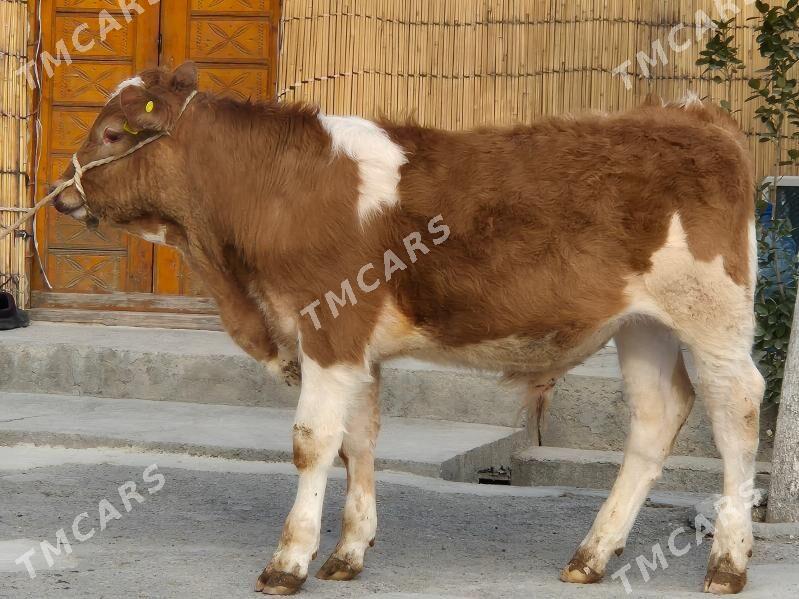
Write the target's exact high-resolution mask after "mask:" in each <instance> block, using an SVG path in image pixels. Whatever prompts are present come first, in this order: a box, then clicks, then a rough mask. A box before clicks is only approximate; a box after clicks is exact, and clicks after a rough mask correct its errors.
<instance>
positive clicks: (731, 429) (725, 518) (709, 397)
mask: <svg viewBox="0 0 799 599" xmlns="http://www.w3.org/2000/svg"><path fill="white" fill-rule="evenodd" d="M748 345H749V344H748V343H742V344H740V347H739V348H737V351H735V350H734V351H733V352H729V351H728V350H729V349H731V348H729V347H728V348H725V350H724V351H721V352H716V351H713V349H712V348H709V347H703V346H701V345H697V346H696V347H693V348H692V351H693V354H694V356H695V359H696V366H697V371H698V374H699V389H700V393H701V394H702V399H703V400H704V402H705V404H706V407H707V411H708V414H709V415H710V419H711V422H712V424H713V438H714V439H715V441H716V447H718V450H719V453H720V454H721V457H722V460H723V462H724V492H723V497H722V500H721V503H720V504H719V510H718V517H717V519H716V526H715V531H714V535H713V547H712V549H711V550H710V560H709V563H708V568H707V576H706V577H705V592H710V593H717V594H729V593H738V592H740V591H741V590H742V589H743V588H744V586H745V585H746V566H747V562H748V561H749V557H750V556H751V555H752V544H753V538H752V498H753V480H754V473H755V457H756V454H757V446H758V442H759V440H760V437H759V430H760V429H759V420H760V401H761V399H762V397H763V391H764V387H765V384H764V382H763V377H762V376H761V375H760V372H759V371H758V370H757V367H755V365H754V362H753V361H752V359H751V357H750V356H749V346H748ZM736 354H737V355H736Z"/></svg>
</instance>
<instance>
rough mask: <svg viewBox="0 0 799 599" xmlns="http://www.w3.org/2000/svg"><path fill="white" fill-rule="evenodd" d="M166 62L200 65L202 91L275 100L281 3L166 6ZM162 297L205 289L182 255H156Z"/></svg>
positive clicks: (187, 1)
mask: <svg viewBox="0 0 799 599" xmlns="http://www.w3.org/2000/svg"><path fill="white" fill-rule="evenodd" d="M164 6H165V7H166V6H169V7H170V8H168V9H167V8H165V9H164V11H163V13H162V22H161V31H162V35H163V49H162V52H161V63H162V64H164V65H167V66H169V67H175V66H177V65H179V64H180V63H182V62H183V61H184V60H193V61H195V62H197V63H198V66H199V72H200V89H202V90H208V91H213V92H216V93H222V94H226V95H230V96H232V97H235V98H238V99H241V100H245V99H247V98H252V99H253V100H266V99H267V98H269V97H270V96H272V95H273V79H272V76H273V73H274V60H275V55H276V52H277V27H278V22H279V21H278V9H279V2H278V0H174V1H172V2H165V3H164ZM153 285H154V288H155V292H156V293H175V294H181V295H195V294H197V293H201V288H200V286H199V285H198V283H197V281H196V279H195V278H194V277H192V275H191V272H190V271H189V269H188V268H187V267H186V265H185V263H184V262H183V260H182V258H181V256H180V254H179V253H178V252H177V251H175V250H173V249H170V248H165V247H158V248H156V250H155V279H154V282H153Z"/></svg>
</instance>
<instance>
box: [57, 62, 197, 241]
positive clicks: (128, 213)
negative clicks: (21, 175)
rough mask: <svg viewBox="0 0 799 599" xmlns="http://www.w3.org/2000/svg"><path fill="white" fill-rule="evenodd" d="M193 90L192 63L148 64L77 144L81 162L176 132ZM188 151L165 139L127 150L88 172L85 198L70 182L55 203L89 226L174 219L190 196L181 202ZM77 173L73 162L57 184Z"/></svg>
mask: <svg viewBox="0 0 799 599" xmlns="http://www.w3.org/2000/svg"><path fill="white" fill-rule="evenodd" d="M196 89H197V67H196V66H195V65H194V63H185V64H183V65H181V66H180V67H178V68H177V69H175V71H174V72H169V71H167V70H164V69H151V70H148V71H144V72H142V73H141V74H140V75H139V76H138V77H134V78H133V79H129V80H128V81H125V82H124V83H122V84H121V85H120V87H119V88H118V89H117V91H116V92H115V93H114V95H113V96H112V97H111V98H110V99H109V101H108V103H107V104H106V105H105V106H104V107H103V109H102V111H101V112H100V114H99V115H98V117H97V119H96V120H95V122H94V124H93V125H92V127H91V129H90V131H89V134H88V135H87V137H86V139H85V140H84V142H83V144H82V145H81V147H80V148H79V149H78V151H77V153H76V156H77V159H78V162H79V164H80V165H82V166H84V165H87V164H89V163H90V162H92V161H94V160H99V159H103V158H109V157H114V156H121V155H122V154H124V153H125V152H127V151H129V150H130V149H131V148H133V147H134V146H135V145H137V144H138V143H140V142H142V141H143V140H145V139H147V138H149V137H152V136H155V135H158V134H159V133H163V132H170V131H172V129H173V127H174V126H175V124H176V122H177V119H178V116H179V115H180V112H181V109H182V107H183V106H184V104H185V102H186V100H187V98H188V97H189V95H190V94H191V93H192V92H193V91H195V90H196ZM187 116H188V115H183V116H182V117H181V118H182V119H186V117H187ZM181 124H183V125H184V126H186V123H181ZM184 155H185V153H184V147H183V144H182V143H181V142H180V141H179V140H177V139H175V138H173V137H171V136H165V137H162V138H161V139H158V140H155V141H154V142H153V143H150V144H147V145H146V146H144V147H143V148H141V149H139V150H136V151H135V152H133V153H132V154H130V155H129V156H126V157H124V158H121V159H119V160H115V161H112V162H110V163H108V164H104V165H101V166H97V167H95V168H92V169H90V170H87V171H86V172H85V173H84V174H83V176H82V177H81V182H82V184H83V189H84V191H85V197H84V196H82V195H81V194H80V192H79V190H78V189H76V187H75V186H74V185H73V186H70V187H67V188H66V189H64V190H63V191H62V192H61V193H60V194H59V195H58V196H57V197H56V198H55V199H54V202H53V205H54V206H55V208H56V210H58V211H59V212H61V213H63V214H68V215H69V216H72V217H73V218H76V219H78V220H82V221H84V222H86V223H88V224H92V223H94V224H96V223H97V222H98V221H103V222H108V223H109V224H112V225H120V226H123V227H125V228H127V229H128V230H129V231H131V232H133V233H136V232H137V228H139V225H140V224H144V225H146V226H147V228H149V229H151V228H152V227H156V228H158V227H161V226H163V225H165V224H169V225H177V223H180V222H181V221H182V217H183V216H184V213H185V211H186V210H187V201H183V200H187V199H188V198H187V197H186V196H187V195H188V192H187V189H188V185H187V183H188V182H187V181H186V174H185V173H186V169H185V168H183V157H184ZM74 173H75V168H74V166H73V165H72V164H70V166H69V167H68V168H67V169H66V170H65V171H64V173H63V174H62V176H61V178H60V179H59V180H58V181H55V182H54V183H53V187H56V186H57V185H59V184H60V183H61V182H63V181H64V180H66V179H69V178H71V177H72V176H73V175H74ZM146 232H150V233H151V232H152V231H146Z"/></svg>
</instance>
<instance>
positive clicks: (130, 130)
mask: <svg viewBox="0 0 799 599" xmlns="http://www.w3.org/2000/svg"><path fill="white" fill-rule="evenodd" d="M122 128H123V129H124V130H125V131H127V132H128V133H130V134H131V135H138V134H139V132H138V131H135V130H133V129H131V128H130V125H128V122H127V121H125V122H124V124H123V125H122Z"/></svg>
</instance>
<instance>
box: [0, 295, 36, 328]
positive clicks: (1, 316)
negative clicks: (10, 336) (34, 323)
mask: <svg viewBox="0 0 799 599" xmlns="http://www.w3.org/2000/svg"><path fill="white" fill-rule="evenodd" d="M30 322H31V319H30V317H29V316H28V313H27V312H25V310H20V309H19V308H17V302H15V301H14V296H13V295H11V294H10V293H7V292H5V291H0V331H10V330H11V329H19V328H21V327H26V326H28V325H29V324H30Z"/></svg>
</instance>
